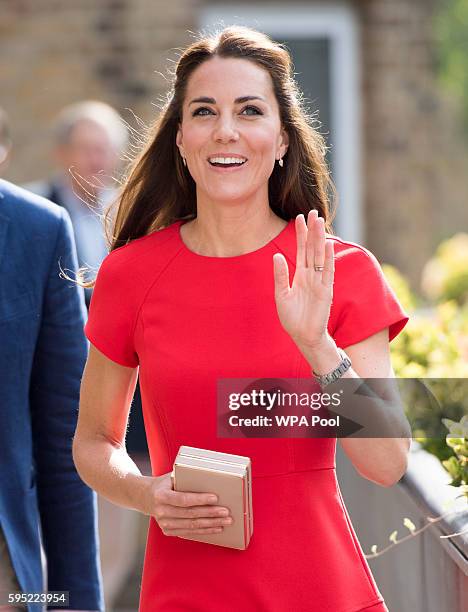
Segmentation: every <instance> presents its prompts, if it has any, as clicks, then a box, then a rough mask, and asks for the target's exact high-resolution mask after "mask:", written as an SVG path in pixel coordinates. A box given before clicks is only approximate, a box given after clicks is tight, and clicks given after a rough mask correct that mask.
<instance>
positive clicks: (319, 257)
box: [307, 210, 325, 271]
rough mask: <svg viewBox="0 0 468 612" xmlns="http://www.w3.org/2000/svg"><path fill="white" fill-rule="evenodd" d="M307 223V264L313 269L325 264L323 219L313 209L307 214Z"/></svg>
mask: <svg viewBox="0 0 468 612" xmlns="http://www.w3.org/2000/svg"><path fill="white" fill-rule="evenodd" d="M314 213H315V214H314ZM307 225H308V229H309V232H308V236H307V266H308V267H309V268H314V271H315V267H321V268H323V267H324V265H325V221H324V218H323V217H319V216H318V213H317V211H316V210H314V211H313V213H311V214H309V216H308V220H307Z"/></svg>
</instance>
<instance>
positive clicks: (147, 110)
mask: <svg viewBox="0 0 468 612" xmlns="http://www.w3.org/2000/svg"><path fill="white" fill-rule="evenodd" d="M350 1H352V0H350ZM434 1H435V0H353V4H354V6H355V9H356V11H357V12H358V14H359V18H360V23H361V40H362V58H363V66H362V74H363V83H362V93H363V109H364V117H363V119H364V123H363V125H364V144H365V151H364V158H365V167H364V177H363V180H364V185H365V189H364V191H365V212H366V224H367V228H368V231H367V235H366V240H365V241H364V243H365V245H366V246H368V247H369V248H370V249H371V250H373V251H374V252H375V254H376V255H377V256H378V257H379V259H380V260H382V261H388V262H389V263H394V264H396V265H397V266H398V267H399V268H400V269H401V270H403V271H405V272H406V273H407V274H408V275H409V276H410V278H411V279H412V281H413V284H416V281H417V280H418V278H419V273H420V270H421V268H422V266H423V264H424V262H425V261H426V260H427V258H428V257H429V255H430V254H431V253H432V252H433V249H434V247H435V246H436V244H437V243H438V242H439V241H440V240H441V239H443V238H444V237H447V236H449V235H451V234H452V233H454V232H455V231H458V230H459V229H460V228H461V227H465V228H466V227H467V226H468V220H467V218H466V216H467V214H468V213H467V211H468V207H467V206H466V204H465V200H466V194H467V193H468V176H467V175H468V173H467V172H466V170H465V169H466V167H468V166H467V161H468V154H467V146H466V144H465V143H463V142H462V141H461V140H460V139H459V136H458V131H457V130H458V123H457V120H456V109H454V108H453V106H452V103H451V102H450V101H449V100H445V99H444V98H443V97H442V96H441V95H440V93H439V92H438V91H437V88H436V85H435V82H434V70H433V52H432V33H431V16H432V10H433V3H434ZM201 3H202V2H201V0H200V1H198V2H197V0H177V1H174V2H163V1H162V0H101V1H100V2H95V1H94V0H93V1H91V0H81V1H80V2H63V1H60V0H41V2H37V1H34V0H15V1H14V2H13V1H8V0H0V14H1V19H0V56H1V57H2V62H1V65H0V84H1V86H0V105H1V106H4V108H5V109H6V110H7V112H8V113H9V115H10V118H11V124H12V132H13V140H14V145H15V148H14V155H13V158H12V160H11V164H10V167H9V168H8V169H7V172H6V175H5V177H6V178H8V179H10V180H14V181H18V182H24V181H29V180H33V179H37V178H40V177H42V176H44V175H46V174H48V173H49V172H50V170H51V168H52V162H51V159H50V148H51V141H50V129H49V128H50V125H51V122H52V120H53V118H54V117H55V115H56V113H57V112H58V111H59V110H60V109H61V108H62V107H63V106H64V105H65V104H67V103H70V102H74V101H76V100H80V99H85V98H98V99H101V100H104V101H106V102H108V103H110V104H112V105H114V106H115V107H116V108H117V109H118V110H119V111H120V112H122V114H123V115H124V117H125V118H126V119H127V120H129V121H130V122H132V124H133V125H135V124H134V122H133V120H132V118H131V114H130V113H129V112H128V111H125V110H124V109H126V108H131V109H132V111H134V112H135V113H136V114H137V115H138V116H140V117H141V118H143V119H144V120H145V121H147V120H149V119H150V118H151V117H152V116H153V115H154V113H156V112H157V109H156V107H155V106H154V103H156V104H157V102H158V97H159V96H160V95H162V94H164V92H165V80H164V77H163V76H162V75H160V74H158V72H164V71H165V70H166V67H167V66H168V64H170V62H168V60H174V59H175V58H176V54H177V51H176V49H177V48H178V47H183V46H184V45H186V44H187V43H188V42H189V41H190V40H191V36H190V34H189V32H188V31H189V30H196V29H197V10H198V7H199V6H200V5H201ZM266 4H267V3H266V2H265V5H266ZM242 5H243V3H242V2H239V14H242Z"/></svg>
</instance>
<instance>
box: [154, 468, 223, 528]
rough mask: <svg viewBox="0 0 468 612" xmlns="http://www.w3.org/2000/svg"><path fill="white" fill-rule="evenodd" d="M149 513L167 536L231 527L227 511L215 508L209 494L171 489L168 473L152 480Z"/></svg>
mask: <svg viewBox="0 0 468 612" xmlns="http://www.w3.org/2000/svg"><path fill="white" fill-rule="evenodd" d="M152 481H153V482H152V483H151V485H150V487H149V495H148V506H147V507H148V512H147V513H148V514H150V515H151V516H154V518H155V519H156V522H157V523H158V525H159V527H160V528H161V530H162V532H163V533H164V534H165V535H168V536H189V535H194V534H211V533H221V532H222V531H223V529H224V526H228V525H231V524H232V520H233V519H232V517H231V516H230V513H229V509H228V508H225V507H223V506H218V505H217V501H218V500H217V497H216V495H214V494H211V493H183V492H181V491H174V490H173V489H172V481H171V473H170V472H168V473H167V474H163V475H162V476H156V477H153V478H152Z"/></svg>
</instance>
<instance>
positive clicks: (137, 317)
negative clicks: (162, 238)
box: [132, 247, 182, 346]
mask: <svg viewBox="0 0 468 612" xmlns="http://www.w3.org/2000/svg"><path fill="white" fill-rule="evenodd" d="M181 250H182V247H179V249H178V250H177V251H176V252H175V253H174V255H173V256H172V257H171V258H170V259H169V261H168V262H167V263H166V264H165V265H164V266H163V268H162V270H160V272H159V274H157V275H156V278H155V279H153V282H152V283H151V285H150V286H149V287H148V289H147V290H146V292H145V294H144V296H143V299H142V301H141V304H140V306H139V307H138V309H137V312H136V315H135V321H134V323H133V328H132V339H133V345H134V346H135V330H136V326H137V323H138V319H139V318H140V313H141V309H142V308H143V306H144V304H145V302H146V298H147V297H148V295H149V293H150V291H151V289H152V288H153V287H154V285H155V284H156V283H157V282H158V280H159V279H160V278H161V276H162V275H163V274H164V272H165V271H166V270H167V268H168V267H169V266H170V265H171V263H172V262H173V261H174V259H175V258H176V257H177V255H179V253H180V251H181Z"/></svg>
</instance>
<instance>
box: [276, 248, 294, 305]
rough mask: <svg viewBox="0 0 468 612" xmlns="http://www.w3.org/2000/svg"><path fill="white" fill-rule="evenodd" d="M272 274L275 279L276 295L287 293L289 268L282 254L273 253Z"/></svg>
mask: <svg viewBox="0 0 468 612" xmlns="http://www.w3.org/2000/svg"><path fill="white" fill-rule="evenodd" d="M273 276H274V279H275V294H276V297H280V296H282V295H287V293H288V291H289V289H290V287H289V269H288V264H287V262H286V259H285V257H284V255H282V254H281V253H275V254H274V255H273Z"/></svg>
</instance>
